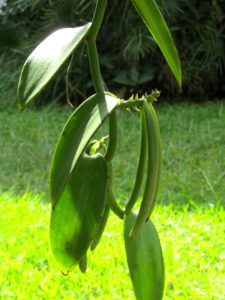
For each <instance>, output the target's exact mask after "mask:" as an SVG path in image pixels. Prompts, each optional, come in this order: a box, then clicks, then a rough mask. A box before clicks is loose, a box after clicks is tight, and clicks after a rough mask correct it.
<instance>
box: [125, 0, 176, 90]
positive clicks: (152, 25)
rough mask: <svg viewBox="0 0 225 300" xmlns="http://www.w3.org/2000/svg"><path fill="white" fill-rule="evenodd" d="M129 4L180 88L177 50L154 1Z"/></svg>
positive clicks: (132, 0) (140, 0) (138, 0)
mask: <svg viewBox="0 0 225 300" xmlns="http://www.w3.org/2000/svg"><path fill="white" fill-rule="evenodd" d="M131 2H132V3H133V5H134V7H135V8H136V10H137V11H138V13H139V15H140V16H141V18H142V20H143V21H144V23H145V24H146V26H147V27H148V29H149V31H150V32H151V34H152V36H153V37H154V39H155V41H156V43H157V44H158V46H159V48H160V49H161V51H162V53H163V55H164V57H165V59H166V61H167V63H168V65H169V66H170V69H171V71H172V72H173V74H174V76H175V77H176V79H177V82H178V84H179V85H180V86H181V82H182V75H181V67H180V60H179V56H178V53H177V49H176V46H175V44H174V42H173V38H172V36H171V34H170V31H169V29H168V27H167V25H166V23H165V21H164V18H163V16H162V14H161V12H160V10H159V8H158V6H157V5H156V3H155V1H154V0H131Z"/></svg>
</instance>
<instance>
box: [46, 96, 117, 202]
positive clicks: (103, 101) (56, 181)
mask: <svg viewBox="0 0 225 300" xmlns="http://www.w3.org/2000/svg"><path fill="white" fill-rule="evenodd" d="M119 101H120V99H118V98H115V97H113V96H111V95H109V94H106V93H105V94H96V95H94V96H91V97H90V98H88V99H87V100H85V101H84V102H83V103H82V104H81V105H80V106H79V107H78V108H77V109H76V110H75V111H74V113H73V114H72V115H71V117H70V118H69V120H68V121H67V123H66V125H65V127H64V128H63V130H62V132H61V134H60V137H59V140H58V143H57V146H56V149H55V153H54V156H53V160H52V166H51V171H50V193H51V202H52V206H53V205H54V204H55V203H56V202H57V201H58V199H59V197H60V195H61V193H62V191H63V189H64V187H65V185H66V183H67V180H68V178H69V176H70V173H71V172H72V170H73V167H74V165H75V164H76V162H77V160H78V158H79V157H80V155H81V154H82V152H83V151H84V149H85V147H86V146H87V144H88V142H89V140H90V139H91V137H92V136H93V134H94V133H95V132H96V130H97V129H98V128H99V126H100V125H101V124H102V123H103V121H104V120H105V118H106V117H107V116H108V115H109V114H110V113H111V112H112V111H113V109H114V108H115V107H116V105H117V103H118V102H119Z"/></svg>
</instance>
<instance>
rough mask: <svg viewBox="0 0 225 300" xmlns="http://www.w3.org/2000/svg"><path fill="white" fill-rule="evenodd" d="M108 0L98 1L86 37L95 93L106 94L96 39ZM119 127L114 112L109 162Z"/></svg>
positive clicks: (111, 124)
mask: <svg viewBox="0 0 225 300" xmlns="http://www.w3.org/2000/svg"><path fill="white" fill-rule="evenodd" d="M106 4H107V0H97V2H96V8H95V13H94V17H93V20H92V26H91V28H90V30H89V32H88V35H87V37H86V40H87V49H88V58H89V64H90V70H91V76H92V81H93V85H94V88H95V92H96V93H97V94H98V93H104V91H105V88H104V83H103V80H102V76H101V70H100V65H99V58H98V52H97V48H96V37H97V34H98V31H99V28H100V26H101V23H102V20H103V16H104V13H105V9H106ZM116 129H117V125H116V113H115V112H112V113H111V114H110V116H109V145H108V148H107V152H106V160H107V161H108V162H109V161H111V160H112V158H113V155H114V153H115V150H116V140H117V130H116Z"/></svg>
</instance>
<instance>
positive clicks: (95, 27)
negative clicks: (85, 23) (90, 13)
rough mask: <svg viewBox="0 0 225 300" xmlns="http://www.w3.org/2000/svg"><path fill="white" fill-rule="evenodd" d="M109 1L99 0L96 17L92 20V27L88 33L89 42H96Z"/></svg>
mask: <svg viewBox="0 0 225 300" xmlns="http://www.w3.org/2000/svg"><path fill="white" fill-rule="evenodd" d="M106 5H107V0H97V2H96V6H95V12H94V17H93V19H92V26H91V28H90V30H89V32H88V35H87V39H88V40H96V37H97V35H98V31H99V28H100V27H101V24H102V20H103V17H104V14H105V9H106Z"/></svg>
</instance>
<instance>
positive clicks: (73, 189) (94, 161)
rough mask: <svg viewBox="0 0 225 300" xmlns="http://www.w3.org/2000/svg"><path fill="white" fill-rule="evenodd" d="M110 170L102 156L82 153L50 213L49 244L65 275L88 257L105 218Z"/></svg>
mask: <svg viewBox="0 0 225 300" xmlns="http://www.w3.org/2000/svg"><path fill="white" fill-rule="evenodd" d="M107 186H108V170H107V163H106V161H105V158H104V157H103V155H101V154H100V153H97V154H95V155H93V156H89V155H87V154H83V155H82V156H81V157H80V158H79V159H78V161H77V163H76V164H75V166H74V168H73V171H72V173H71V174H70V177H69V180H68V182H67V184H66V186H65V188H64V190H63V192H62V194H61V196H60V198H59V200H58V201H57V202H56V204H55V205H54V206H53V208H52V211H51V219H50V245H51V249H52V253H53V255H54V257H55V259H56V261H57V262H58V265H59V268H60V269H61V271H62V272H63V273H64V274H68V273H69V272H70V271H71V270H72V269H73V267H74V266H75V265H77V264H78V263H79V261H80V260H81V258H82V257H83V256H84V255H85V253H86V252H87V250H88V248H89V247H90V245H91V242H92V240H93V238H94V236H95V233H96V230H97V228H98V226H99V222H100V220H101V217H102V215H103V212H104V209H105V205H106V196H107Z"/></svg>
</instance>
